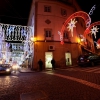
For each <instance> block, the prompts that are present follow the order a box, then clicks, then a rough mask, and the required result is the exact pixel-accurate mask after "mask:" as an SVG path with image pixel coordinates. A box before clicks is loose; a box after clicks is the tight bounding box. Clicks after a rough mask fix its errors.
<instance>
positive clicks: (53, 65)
mask: <svg viewBox="0 0 100 100" xmlns="http://www.w3.org/2000/svg"><path fill="white" fill-rule="evenodd" d="M51 64H52V70H55V60H54V59H52V60H51Z"/></svg>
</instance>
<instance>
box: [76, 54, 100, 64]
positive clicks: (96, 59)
mask: <svg viewBox="0 0 100 100" xmlns="http://www.w3.org/2000/svg"><path fill="white" fill-rule="evenodd" d="M99 63H100V56H99V55H96V54H86V55H80V56H79V57H78V60H77V64H78V65H79V66H94V65H96V64H99Z"/></svg>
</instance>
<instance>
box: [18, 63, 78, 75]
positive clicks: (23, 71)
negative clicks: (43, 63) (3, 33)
mask: <svg viewBox="0 0 100 100" xmlns="http://www.w3.org/2000/svg"><path fill="white" fill-rule="evenodd" d="M73 67H78V65H73V66H66V67H62V68H56V69H67V68H73ZM50 70H52V69H45V71H50ZM43 71H44V70H43ZM19 72H21V73H33V72H36V71H34V70H31V69H30V68H29V69H28V68H20V69H19Z"/></svg>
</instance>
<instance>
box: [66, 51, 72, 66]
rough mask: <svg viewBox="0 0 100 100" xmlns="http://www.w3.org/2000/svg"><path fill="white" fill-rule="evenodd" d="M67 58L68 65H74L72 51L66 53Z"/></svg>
mask: <svg viewBox="0 0 100 100" xmlns="http://www.w3.org/2000/svg"><path fill="white" fill-rule="evenodd" d="M65 60H66V65H72V60H71V53H70V52H67V53H65Z"/></svg>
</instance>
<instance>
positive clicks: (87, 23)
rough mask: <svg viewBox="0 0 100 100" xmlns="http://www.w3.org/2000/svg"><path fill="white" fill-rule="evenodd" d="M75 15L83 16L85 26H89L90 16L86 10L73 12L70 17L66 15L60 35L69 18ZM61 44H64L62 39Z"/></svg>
mask: <svg viewBox="0 0 100 100" xmlns="http://www.w3.org/2000/svg"><path fill="white" fill-rule="evenodd" d="M75 17H81V18H83V19H84V21H85V24H86V27H89V26H90V23H91V18H90V16H89V15H88V14H87V13H86V12H83V11H78V12H75V13H74V14H72V15H71V16H70V17H68V19H67V20H66V21H65V22H64V24H63V25H62V28H61V35H62V36H63V33H64V30H65V27H66V25H67V24H68V23H69V21H70V20H71V19H73V18H75ZM61 44H64V42H63V39H62V40H61Z"/></svg>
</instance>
